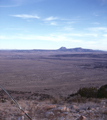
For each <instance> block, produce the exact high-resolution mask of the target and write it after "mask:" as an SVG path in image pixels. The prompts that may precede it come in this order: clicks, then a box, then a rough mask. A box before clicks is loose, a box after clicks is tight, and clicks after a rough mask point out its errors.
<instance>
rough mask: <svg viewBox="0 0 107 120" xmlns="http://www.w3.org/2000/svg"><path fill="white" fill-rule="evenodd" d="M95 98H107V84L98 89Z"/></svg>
mask: <svg viewBox="0 0 107 120" xmlns="http://www.w3.org/2000/svg"><path fill="white" fill-rule="evenodd" d="M97 97H98V98H107V84H106V85H103V86H101V87H100V88H99V89H98V94H97Z"/></svg>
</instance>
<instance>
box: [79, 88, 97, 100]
mask: <svg viewBox="0 0 107 120" xmlns="http://www.w3.org/2000/svg"><path fill="white" fill-rule="evenodd" d="M77 94H80V95H81V97H87V98H96V97H97V88H95V87H89V88H87V87H84V88H81V89H79V90H78V91H77Z"/></svg>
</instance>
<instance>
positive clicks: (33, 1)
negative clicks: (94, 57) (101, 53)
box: [0, 0, 107, 50]
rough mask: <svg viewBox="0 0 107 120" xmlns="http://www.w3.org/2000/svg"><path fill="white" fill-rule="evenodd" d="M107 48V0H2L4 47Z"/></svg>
mask: <svg viewBox="0 0 107 120" xmlns="http://www.w3.org/2000/svg"><path fill="white" fill-rule="evenodd" d="M62 46H65V47H67V48H75V47H83V48H91V49H102V50H107V0H0V49H58V48H60V47H62Z"/></svg>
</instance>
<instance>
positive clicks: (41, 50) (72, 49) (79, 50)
mask: <svg viewBox="0 0 107 120" xmlns="http://www.w3.org/2000/svg"><path fill="white" fill-rule="evenodd" d="M0 51H2V52H3V51H4V52H5V51H11V52H27V53H30V52H32V51H37V52H39V51H40V52H48V51H49V52H52V51H62V52H107V51H102V50H92V49H84V48H81V47H77V48H69V49H68V48H66V47H61V48H59V49H56V50H48V49H32V50H19V49H17V50H15V49H13V50H12V49H11V50H0Z"/></svg>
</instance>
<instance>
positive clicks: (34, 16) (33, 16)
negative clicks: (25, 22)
mask: <svg viewBox="0 0 107 120" xmlns="http://www.w3.org/2000/svg"><path fill="white" fill-rule="evenodd" d="M10 16H13V17H19V18H22V19H29V18H36V19H40V17H39V16H37V15H28V14H19V15H10Z"/></svg>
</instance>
